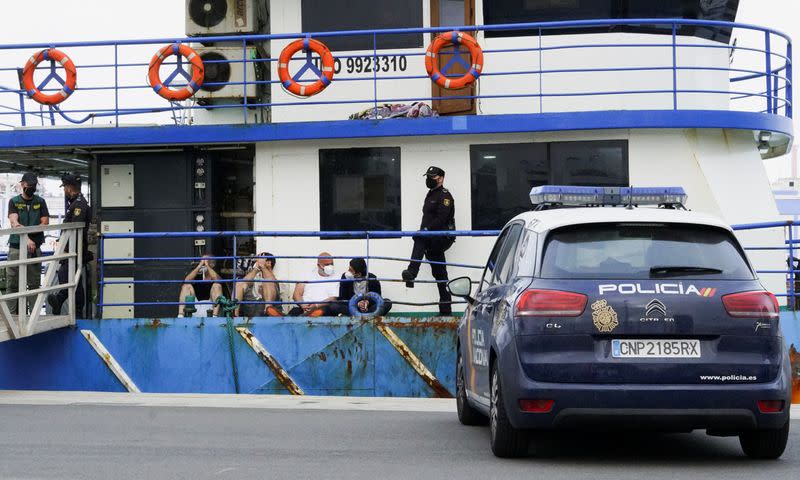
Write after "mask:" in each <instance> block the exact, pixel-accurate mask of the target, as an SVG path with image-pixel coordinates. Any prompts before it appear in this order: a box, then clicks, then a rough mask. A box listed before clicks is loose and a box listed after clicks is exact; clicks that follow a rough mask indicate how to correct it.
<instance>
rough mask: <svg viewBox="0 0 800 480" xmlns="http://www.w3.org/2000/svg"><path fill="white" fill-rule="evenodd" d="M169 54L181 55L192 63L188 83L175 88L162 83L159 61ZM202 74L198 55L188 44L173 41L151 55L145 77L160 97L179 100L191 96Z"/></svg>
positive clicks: (200, 83) (200, 81)
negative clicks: (190, 76)
mask: <svg viewBox="0 0 800 480" xmlns="http://www.w3.org/2000/svg"><path fill="white" fill-rule="evenodd" d="M170 55H181V56H183V57H184V58H186V60H188V61H189V63H191V64H192V79H191V80H190V81H189V84H188V85H186V86H185V87H183V88H180V89H177V90H176V89H172V88H169V87H167V86H166V85H164V84H163V83H162V82H161V77H160V76H159V69H160V68H161V63H162V62H164V59H166V58H167V57H169V56H170ZM204 75H205V70H204V68H203V60H202V59H201V58H200V55H198V54H197V52H195V51H194V49H193V48H192V47H190V46H189V45H185V44H183V43H175V44H172V45H167V46H165V47H164V48H162V49H161V50H159V51H158V52H156V54H155V55H153V59H152V60H150V67H149V68H148V74H147V78H148V80H149V82H150V86H151V87H153V90H154V91H155V92H156V93H157V94H159V95H160V96H161V97H163V98H165V99H167V100H169V101H171V102H180V101H181V100H186V99H187V98H189V97H191V96H192V95H194V94H195V92H197V90H199V89H200V86H201V85H202V84H203V76H204Z"/></svg>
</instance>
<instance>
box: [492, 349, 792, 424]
mask: <svg viewBox="0 0 800 480" xmlns="http://www.w3.org/2000/svg"><path fill="white" fill-rule="evenodd" d="M509 350H511V351H509ZM504 357H505V358H500V359H498V360H499V361H500V365H499V367H500V369H499V371H500V372H501V381H500V384H501V386H502V389H503V397H504V401H505V407H506V411H507V412H508V417H509V419H510V421H511V423H512V425H514V426H515V427H516V428H522V429H544V430H549V429H591V428H599V429H643V430H658V431H690V430H695V429H708V430H709V432H710V433H719V434H728V433H730V434H733V433H737V432H741V431H746V430H754V429H774V428H780V427H781V426H783V425H784V424H785V423H786V421H788V419H789V409H790V405H791V371H790V369H789V362H788V358H787V359H785V361H784V368H782V369H781V372H780V374H779V375H778V376H777V378H776V379H775V380H773V381H771V382H767V383H757V384H715V385H664V384H658V385H655V384H648V385H644V384H576V383H543V382H537V381H535V380H532V379H530V378H528V377H527V376H526V375H525V373H524V372H523V370H522V367H521V366H520V364H519V361H518V360H517V355H516V352H513V348H510V349H506V355H505V356H504ZM522 399H552V400H554V404H553V408H552V409H551V410H550V411H549V412H547V413H528V412H523V411H522V410H521V409H520V407H519V400H522ZM758 400H784V402H785V403H784V405H785V406H784V409H783V411H781V412H780V413H761V412H760V411H759V409H758V406H757V403H756V402H757V401H758Z"/></svg>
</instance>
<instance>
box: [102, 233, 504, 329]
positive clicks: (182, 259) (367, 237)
mask: <svg viewBox="0 0 800 480" xmlns="http://www.w3.org/2000/svg"><path fill="white" fill-rule="evenodd" d="M499 233H500V232H499V231H497V230H455V231H366V230H365V231H349V232H322V231H217V232H211V231H209V232H132V233H104V234H102V235H101V238H100V245H99V258H98V266H99V281H98V284H99V286H100V290H99V296H98V303H97V307H98V314H99V315H100V316H101V317H102V310H103V308H104V307H137V306H142V307H145V306H180V305H188V304H190V303H191V304H206V305H208V304H211V303H212V302H211V301H208V300H205V301H196V302H185V301H180V300H179V301H143V302H136V301H133V302H125V303H120V302H112V303H106V302H105V299H104V293H103V289H104V288H103V287H104V286H105V285H148V284H150V285H153V284H158V285H165V286H169V285H184V284H188V285H195V284H215V283H216V284H220V285H229V286H230V291H231V294H232V296H235V295H236V292H237V289H236V286H237V284H241V283H242V282H248V283H273V284H278V285H281V284H297V283H341V282H354V281H357V279H342V278H339V277H332V278H331V279H329V280H308V279H275V280H272V279H248V280H244V279H243V278H241V276H240V275H239V272H238V264H239V261H240V260H243V259H245V260H255V259H259V258H271V259H288V260H310V259H320V258H322V259H331V260H337V259H338V260H343V259H351V258H354V257H360V258H363V259H365V260H366V261H367V272H366V276H368V275H369V273H370V263H369V262H370V261H378V260H381V261H395V262H404V263H408V262H410V261H412V259H411V258H406V257H394V256H385V255H371V254H370V241H374V240H378V239H397V238H404V237H443V236H454V237H496V236H497V235H498V234H499ZM241 237H247V238H256V237H271V238H287V237H289V238H311V237H313V238H320V239H337V240H364V241H365V250H364V254H363V255H350V256H337V255H330V256H328V255H326V256H323V257H320V256H316V255H314V256H311V255H269V256H266V257H259V256H257V255H237V254H236V252H237V239H239V238H241ZM184 238H204V239H212V238H225V239H229V240H230V242H231V251H232V252H234V254H233V255H208V256H173V257H106V256H105V251H106V247H105V241H106V240H114V239H184ZM203 259H205V260H215V261H230V262H231V264H232V269H231V271H232V275H231V277H230V278H220V279H211V280H197V279H193V280H186V279H184V278H162V279H134V280H107V278H106V277H107V268H108V265H111V264H119V263H133V264H134V265H137V262H138V265H141V264H142V263H146V262H155V263H162V264H163V262H179V263H182V264H184V265H185V264H186V262H197V261H200V260H203ZM414 261H419V262H420V263H422V264H429V265H445V266H447V267H453V268H464V269H472V270H483V268H484V265H473V264H465V263H460V262H440V261H433V260H428V259H420V260H414ZM245 273H246V272H245ZM371 280H373V281H374V280H377V281H379V282H405V280H402V279H401V278H399V277H381V276H377V277H376V278H373V279H371ZM444 282H447V280H416V279H415V280H414V283H420V284H438V283H444ZM177 296H178V295H177V293H176V295H175V297H176V298H177ZM237 303H238V304H239V305H252V304H256V305H265V306H266V305H280V306H282V305H295V304H297V305H300V304H303V303H320V302H302V301H295V300H293V299H290V300H289V301H285V300H280V299H279V300H278V301H265V300H260V301H246V300H244V301H243V300H238V301H237ZM323 303H324V302H323ZM327 303H336V302H327ZM393 303H394V304H396V305H406V306H430V305H439V304H440V303H441V302H439V301H427V302H408V301H393ZM449 303H451V304H460V303H464V302H462V301H451V302H449Z"/></svg>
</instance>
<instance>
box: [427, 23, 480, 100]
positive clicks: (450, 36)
mask: <svg viewBox="0 0 800 480" xmlns="http://www.w3.org/2000/svg"><path fill="white" fill-rule="evenodd" d="M448 45H464V46H466V47H467V48H468V49H469V55H470V57H471V59H472V61H471V63H470V68H469V70H468V71H467V73H465V74H464V75H462V76H460V77H458V78H448V77H446V76H445V75H444V74H443V73H442V72H441V71H440V70H439V62H438V58H437V57H438V56H439V50H441V49H442V48H444V47H446V46H448ZM425 70H427V71H428V76H429V77H431V80H433V82H434V83H436V85H439V86H440V87H442V88H447V89H450V90H456V89H459V88H464V87H466V86H467V85H469V84H471V83H473V82H474V81H475V80H477V79H478V77H480V76H481V71H482V70H483V49H481V46H480V45H478V42H477V41H476V40H475V39H474V38H473V37H472V36H471V35H468V34H466V33H463V32H457V31H455V30H453V31H452V32H447V33H442V34H440V35H439V36H437V37H436V39H434V41H433V42H431V44H430V45H429V46H428V51H427V52H425Z"/></svg>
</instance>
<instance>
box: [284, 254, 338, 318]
mask: <svg viewBox="0 0 800 480" xmlns="http://www.w3.org/2000/svg"><path fill="white" fill-rule="evenodd" d="M305 280H306V282H298V284H297V285H296V286H295V287H294V293H293V294H292V300H294V301H295V302H300V303H299V304H298V306H296V307H294V308H292V309H291V310H290V311H289V315H295V316H296V315H307V316H314V317H318V316H321V315H325V314H326V313H327V312H328V310H329V305H331V302H334V301H336V299H337V298H338V297H339V282H338V281H337V276H336V268H335V267H334V266H333V258H331V254H330V253H328V252H322V253H320V254H319V255H318V256H317V265H316V267H314V269H313V270H312V271H311V272H309V274H308V275H307V276H306V278H305Z"/></svg>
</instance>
